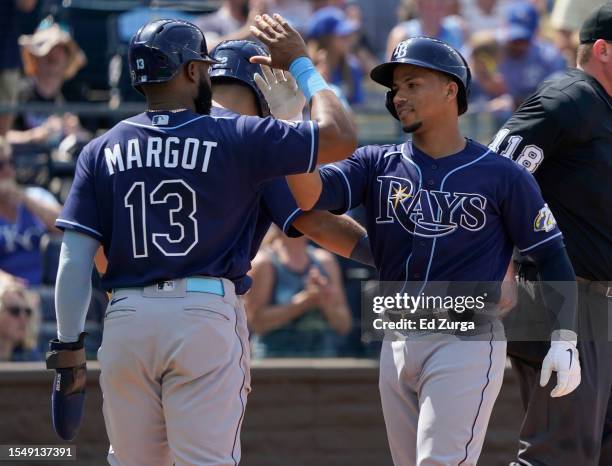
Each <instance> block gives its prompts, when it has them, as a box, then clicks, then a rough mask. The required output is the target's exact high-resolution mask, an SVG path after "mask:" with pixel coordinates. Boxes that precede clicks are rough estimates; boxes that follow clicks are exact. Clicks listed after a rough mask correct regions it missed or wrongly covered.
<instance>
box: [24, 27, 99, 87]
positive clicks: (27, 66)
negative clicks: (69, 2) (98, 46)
mask: <svg viewBox="0 0 612 466" xmlns="http://www.w3.org/2000/svg"><path fill="white" fill-rule="evenodd" d="M19 45H20V46H21V55H22V58H23V65H24V70H25V72H26V74H27V75H28V76H31V75H33V74H34V71H33V70H34V69H35V67H36V65H35V59H36V58H37V57H44V56H46V55H48V54H49V52H51V49H53V47H55V46H56V45H64V46H65V47H66V50H67V52H68V65H67V67H66V71H65V73H64V78H65V79H70V78H72V77H73V76H74V75H75V74H77V72H78V71H79V70H80V69H81V68H83V66H85V64H86V63H87V59H86V58H85V54H84V53H83V50H82V49H81V48H80V47H79V46H78V44H77V43H76V42H75V40H74V39H73V38H72V35H71V34H70V31H69V30H68V28H67V27H66V26H64V25H63V24H60V23H57V22H55V20H54V19H53V17H52V16H47V17H46V18H45V19H43V20H42V21H41V22H40V24H39V25H38V27H37V28H36V31H34V34H24V35H22V36H20V37H19Z"/></svg>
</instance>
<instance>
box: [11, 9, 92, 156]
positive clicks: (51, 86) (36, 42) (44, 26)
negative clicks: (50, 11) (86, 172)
mask: <svg viewBox="0 0 612 466" xmlns="http://www.w3.org/2000/svg"><path fill="white" fill-rule="evenodd" d="M19 45H20V46H21V56H22V60H23V65H24V71H25V74H26V76H28V78H29V79H28V80H27V81H26V82H25V85H24V86H22V88H21V89H20V91H19V100H20V101H21V102H25V103H53V104H62V103H63V102H64V98H63V96H62V86H63V85H64V83H65V82H66V81H67V80H69V79H71V78H73V77H74V76H75V75H76V73H77V72H78V71H79V70H80V69H81V68H82V67H83V66H84V65H85V63H86V59H85V55H84V53H83V51H82V50H81V48H80V47H79V46H78V45H77V43H76V42H75V41H74V39H73V38H72V36H71V35H70V33H69V32H68V31H67V30H66V29H65V28H64V27H63V26H62V25H60V24H58V23H56V22H54V20H53V18H52V17H50V16H49V17H47V18H45V19H44V20H43V21H42V22H41V23H40V25H39V26H38V28H37V29H36V31H35V32H34V34H32V35H23V36H21V37H20V38H19ZM69 135H77V136H79V137H81V138H87V137H88V135H87V132H86V131H85V130H83V129H82V127H81V124H80V122H79V118H78V117H77V116H76V115H73V114H70V113H65V114H63V115H51V116H49V115H48V114H47V113H37V112H31V111H30V112H25V113H23V114H22V115H20V116H18V117H17V118H16V120H15V125H14V129H13V130H11V131H9V132H8V133H7V138H8V139H9V141H10V142H11V143H12V144H32V143H36V144H41V143H44V144H46V145H49V146H52V147H55V146H57V145H58V144H59V142H60V141H61V140H62V139H63V138H64V137H66V136H69Z"/></svg>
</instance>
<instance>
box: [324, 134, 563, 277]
mask: <svg viewBox="0 0 612 466" xmlns="http://www.w3.org/2000/svg"><path fill="white" fill-rule="evenodd" d="M321 177H322V179H323V192H322V194H321V198H320V199H319V202H318V203H317V208H326V209H329V208H333V209H337V211H336V213H342V212H345V211H346V210H348V209H350V208H354V207H356V206H358V205H360V204H365V207H366V212H367V225H366V228H367V230H368V235H369V238H370V244H371V247H372V252H373V254H374V259H375V263H376V266H377V268H378V269H379V272H380V277H381V280H389V281H404V280H414V281H500V280H502V278H503V277H504V274H505V272H506V269H507V267H508V264H509V262H510V258H511V255H512V250H513V246H515V245H516V246H517V247H518V248H519V250H520V251H521V252H522V253H523V254H534V255H537V254H539V253H543V250H544V249H547V248H559V247H562V246H563V242H562V237H561V232H560V231H559V230H558V228H557V226H556V222H555V220H554V217H553V216H552V214H551V213H550V210H549V209H548V207H547V206H546V204H545V203H544V201H543V200H542V196H541V194H540V191H539V188H538V186H537V184H536V182H535V180H534V179H533V177H532V176H531V175H530V174H529V172H527V170H525V169H524V168H522V167H520V166H518V165H517V164H516V163H514V162H512V161H511V160H508V159H506V158H505V157H498V156H497V155H496V154H495V153H494V152H491V151H489V150H488V149H487V148H486V147H484V146H482V145H480V144H478V143H476V142H473V141H470V140H468V142H467V145H466V147H465V149H464V150H463V151H461V152H459V153H457V154H453V155H450V156H448V157H444V158H439V159H434V158H431V157H429V156H428V155H426V154H425V153H423V152H421V151H419V150H418V149H417V148H416V147H414V145H413V144H411V143H410V142H408V143H405V144H402V145H388V146H366V147H362V148H359V149H358V150H357V151H356V152H355V153H354V154H353V155H352V156H351V157H350V158H349V159H347V160H344V161H342V162H338V163H334V164H329V165H325V166H324V167H323V168H321Z"/></svg>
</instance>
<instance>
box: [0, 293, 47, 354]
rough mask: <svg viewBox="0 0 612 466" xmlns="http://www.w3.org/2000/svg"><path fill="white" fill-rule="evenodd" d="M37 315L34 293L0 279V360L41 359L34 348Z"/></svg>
mask: <svg viewBox="0 0 612 466" xmlns="http://www.w3.org/2000/svg"><path fill="white" fill-rule="evenodd" d="M39 324H40V318H39V313H38V305H37V303H36V297H35V296H34V295H33V294H32V293H29V292H28V291H27V290H25V289H24V288H23V287H21V286H18V285H15V284H6V283H0V361H40V360H42V353H40V352H39V351H38V350H37V349H36V345H37V336H38V327H39Z"/></svg>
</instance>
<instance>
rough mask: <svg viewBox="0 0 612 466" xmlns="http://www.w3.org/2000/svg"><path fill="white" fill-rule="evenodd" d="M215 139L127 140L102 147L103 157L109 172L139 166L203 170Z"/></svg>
mask: <svg viewBox="0 0 612 466" xmlns="http://www.w3.org/2000/svg"><path fill="white" fill-rule="evenodd" d="M216 147H217V142H216V141H206V140H201V139H197V138H178V137H175V136H170V137H167V138H165V139H163V138H161V137H157V136H152V137H147V138H132V139H128V140H127V141H126V143H125V145H124V146H123V147H122V145H121V144H119V143H117V144H115V145H113V146H109V147H105V148H104V160H105V161H106V167H107V169H108V173H109V174H110V175H114V174H115V173H116V172H123V171H125V170H131V169H132V168H142V167H147V168H150V167H156V168H159V167H164V168H178V167H180V168H183V169H185V170H201V171H202V172H204V173H206V172H207V171H208V165H209V163H210V159H211V155H212V153H213V149H214V148H216Z"/></svg>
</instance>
